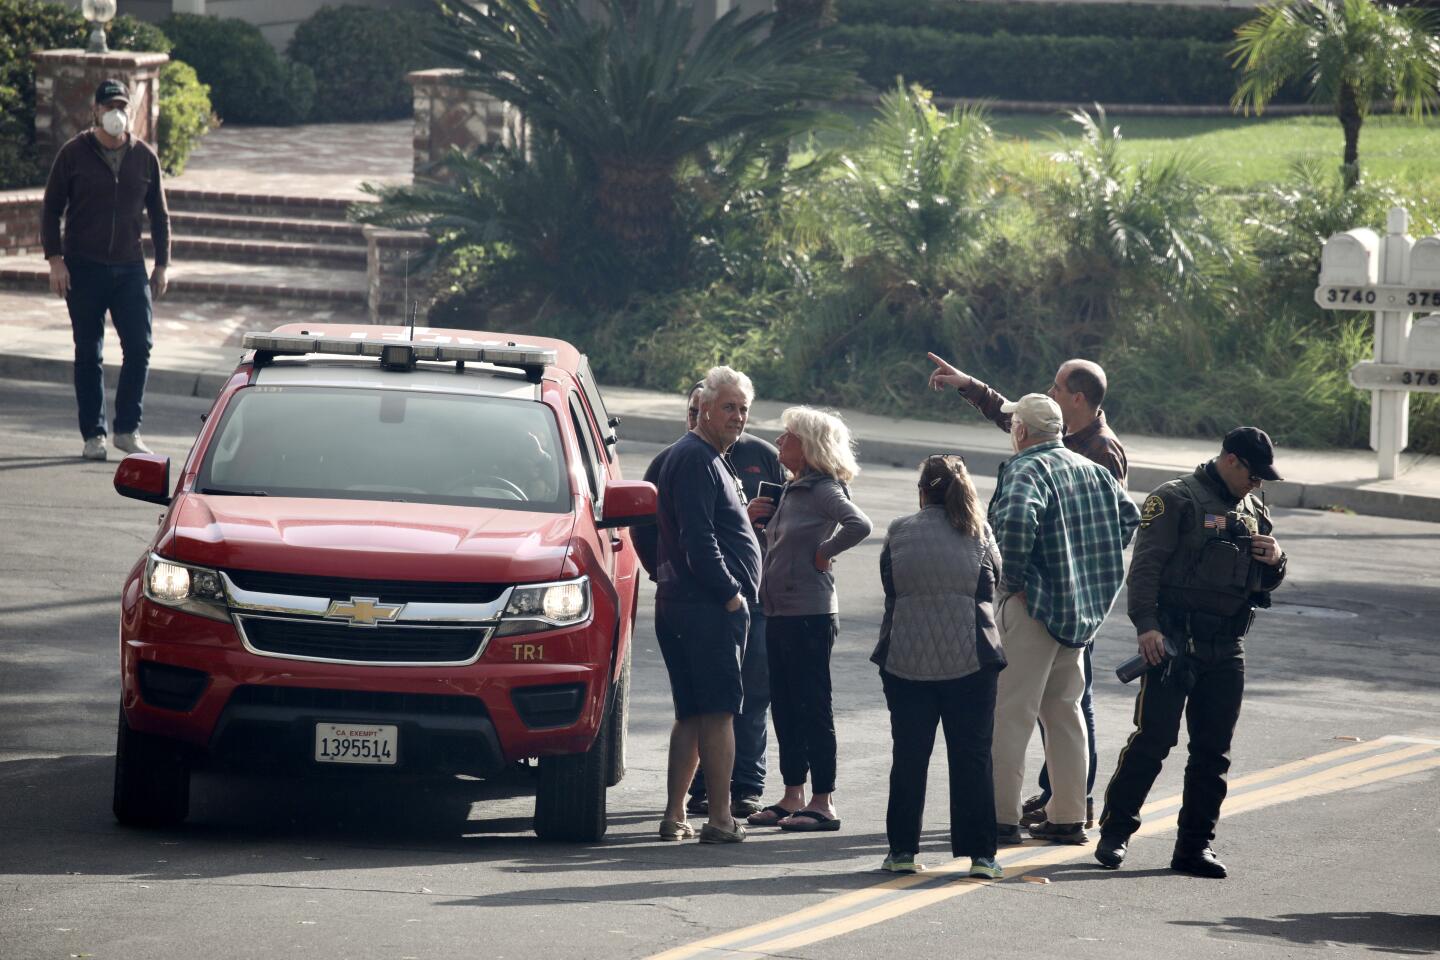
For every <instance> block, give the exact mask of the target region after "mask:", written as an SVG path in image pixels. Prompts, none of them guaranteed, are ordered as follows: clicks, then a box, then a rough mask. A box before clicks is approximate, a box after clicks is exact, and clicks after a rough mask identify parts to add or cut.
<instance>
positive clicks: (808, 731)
mask: <svg viewBox="0 0 1440 960" xmlns="http://www.w3.org/2000/svg"><path fill="white" fill-rule="evenodd" d="M767 623H768V627H767V630H766V644H767V647H768V653H769V660H770V716H771V718H772V719H773V720H774V721H775V739H776V741H777V742H778V743H779V745H780V775H781V776H782V777H783V778H784V779H785V786H787V787H800V786H804V785H805V780H806V778H807V776H808V777H809V779H810V789H811V791H812V792H814V793H831V792H833V791H834V790H835V713H834V710H833V709H832V707H831V703H830V651H831V650H833V649H834V647H835V636H836V634H837V633H838V632H839V629H840V622H839V618H837V617H836V615H835V614H833V613H822V614H815V615H813V616H807V617H769V618H767Z"/></svg>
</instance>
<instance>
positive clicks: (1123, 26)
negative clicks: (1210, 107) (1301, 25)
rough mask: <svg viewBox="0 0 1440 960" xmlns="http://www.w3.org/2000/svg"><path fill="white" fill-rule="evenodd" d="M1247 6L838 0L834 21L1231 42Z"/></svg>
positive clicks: (1248, 12)
mask: <svg viewBox="0 0 1440 960" xmlns="http://www.w3.org/2000/svg"><path fill="white" fill-rule="evenodd" d="M1253 12H1254V11H1253V10H1250V9H1204V8H1196V7H1177V6H1175V5H1173V4H1167V5H1161V4H1145V3H1114V4H1111V3H973V2H956V0H840V4H839V13H840V22H841V23H843V24H846V25H851V24H856V25H858V24H866V25H879V26H892V27H932V28H934V29H937V30H944V31H948V32H952V33H971V34H979V35H982V36H989V35H991V34H996V33H1011V34H1034V35H1045V36H1057V37H1117V38H1125V37H1152V38H1156V39H1177V40H1205V41H1209V42H1211V43H1231V42H1233V41H1234V39H1235V28H1236V27H1238V26H1240V25H1241V24H1242V23H1244V22H1245V21H1246V20H1247V19H1249V18H1250V16H1251V15H1252V14H1253Z"/></svg>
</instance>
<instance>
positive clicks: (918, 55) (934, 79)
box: [836, 5, 1298, 104]
mask: <svg viewBox="0 0 1440 960" xmlns="http://www.w3.org/2000/svg"><path fill="white" fill-rule="evenodd" d="M1087 6H1089V5H1087ZM836 42H838V43H842V44H845V45H847V46H850V47H853V48H854V49H857V50H859V51H861V52H862V53H863V54H864V55H865V60H866V62H865V64H864V66H862V67H861V69H860V74H861V76H862V77H863V78H864V79H865V80H866V82H868V83H870V84H871V85H872V86H875V87H879V88H880V89H888V88H889V87H890V86H891V85H892V84H893V83H894V82H895V78H896V77H897V76H903V77H904V78H905V79H906V80H907V81H909V82H912V83H919V84H921V85H922V86H925V87H928V88H930V89H932V90H934V91H935V92H936V93H938V94H942V95H945V96H951V97H995V98H998V99H1009V100H1051V101H1059V102H1063V103H1087V102H1093V101H1102V102H1105V103H1176V104H1228V103H1229V102H1230V97H1231V96H1232V95H1233V94H1234V92H1235V82H1236V80H1235V71H1234V70H1232V68H1231V67H1230V65H1229V63H1228V62H1227V60H1226V56H1225V54H1226V51H1227V50H1228V49H1229V44H1226V43H1215V42H1211V41H1206V40H1189V39H1153V38H1131V37H1097V36H1082V37H1061V36H1028V35H1027V36H1021V35H1015V34H1009V33H997V34H994V35H991V36H982V35H980V34H968V33H950V32H946V31H943V30H937V29H935V28H933V27H897V26H887V25H881V24H865V25H863V26H841V27H839V28H838V29H837V30H836ZM1296 99H1298V98H1297V97H1295V96H1294V95H1293V92H1291V91H1287V92H1286V94H1285V95H1284V96H1281V97H1278V98H1277V101H1279V102H1293V101H1294V100H1296Z"/></svg>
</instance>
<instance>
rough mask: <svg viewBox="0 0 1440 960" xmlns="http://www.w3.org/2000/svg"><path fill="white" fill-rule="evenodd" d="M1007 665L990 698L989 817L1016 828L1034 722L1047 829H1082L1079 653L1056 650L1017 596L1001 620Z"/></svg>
mask: <svg viewBox="0 0 1440 960" xmlns="http://www.w3.org/2000/svg"><path fill="white" fill-rule="evenodd" d="M998 620H999V626H1000V637H1001V641H1002V642H1003V643H1004V646H1005V659H1006V660H1007V661H1008V662H1009V665H1008V666H1007V667H1006V668H1005V669H1004V670H1001V671H1000V684H999V689H998V690H997V691H996V697H995V740H994V744H993V746H992V748H991V754H992V757H993V760H994V765H995V816H996V818H997V822H999V823H1019V822H1020V813H1021V810H1020V805H1021V802H1022V801H1021V796H1020V794H1021V791H1022V790H1023V789H1024V787H1025V750H1026V748H1027V747H1028V746H1029V745H1030V735H1031V734H1033V733H1034V732H1035V721H1036V719H1037V718H1038V719H1039V720H1041V721H1042V722H1044V724H1045V762H1046V764H1047V765H1048V766H1049V768H1050V786H1051V797H1050V803H1049V805H1048V806H1047V807H1046V816H1047V817H1049V819H1050V821H1051V822H1052V823H1083V822H1084V820H1085V775H1086V763H1087V758H1088V757H1089V753H1090V744H1089V741H1088V738H1087V736H1086V733H1085V716H1084V714H1083V713H1081V711H1080V697H1081V695H1082V694H1083V693H1084V692H1085V668H1084V662H1083V656H1084V650H1083V649H1082V648H1080V647H1067V646H1064V645H1063V644H1061V643H1059V642H1058V641H1057V640H1056V639H1055V638H1054V637H1052V636H1051V635H1050V631H1048V630H1046V629H1045V625H1044V624H1042V623H1041V622H1040V621H1038V620H1036V619H1035V618H1033V617H1031V616H1030V614H1029V613H1028V612H1027V611H1026V610H1025V605H1024V604H1023V603H1021V602H1020V600H1019V598H1018V597H1016V596H1015V595H1013V594H1012V595H1011V596H1009V597H1006V598H1005V600H1004V602H1003V603H1002V604H1001V607H1000V611H999V615H998Z"/></svg>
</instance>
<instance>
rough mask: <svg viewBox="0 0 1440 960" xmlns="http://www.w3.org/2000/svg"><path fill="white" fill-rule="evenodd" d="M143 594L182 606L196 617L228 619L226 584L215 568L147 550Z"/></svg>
mask: <svg viewBox="0 0 1440 960" xmlns="http://www.w3.org/2000/svg"><path fill="white" fill-rule="evenodd" d="M145 596H146V598H147V599H149V600H151V601H153V602H155V603H158V604H160V605H161V606H162V607H169V608H171V609H172V610H184V611H185V612H186V613H193V614H195V615H196V616H197V617H208V618H209V619H211V620H224V621H227V622H228V621H229V619H230V612H229V610H228V607H227V604H226V600H225V585H224V584H223V583H222V582H221V581H220V574H219V572H218V571H215V570H211V569H209V568H208V567H196V566H192V565H191V564H188V563H176V562H175V561H174V560H166V559H164V558H163V557H157V556H156V555H155V554H153V553H152V554H150V556H149V557H148V558H146V560H145Z"/></svg>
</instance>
